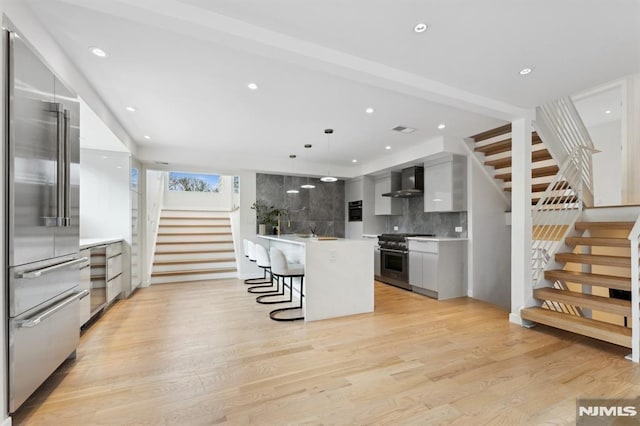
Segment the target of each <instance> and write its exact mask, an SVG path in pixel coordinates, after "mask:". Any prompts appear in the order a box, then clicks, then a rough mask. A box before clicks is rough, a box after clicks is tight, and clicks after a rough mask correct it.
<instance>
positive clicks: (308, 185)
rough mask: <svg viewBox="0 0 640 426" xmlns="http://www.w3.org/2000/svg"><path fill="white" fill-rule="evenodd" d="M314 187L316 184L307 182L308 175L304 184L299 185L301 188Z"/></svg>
mask: <svg viewBox="0 0 640 426" xmlns="http://www.w3.org/2000/svg"><path fill="white" fill-rule="evenodd" d="M315 187H316V186H315V185H314V184H312V183H309V176H307V183H305V184H304V185H300V188H303V189H313V188H315Z"/></svg>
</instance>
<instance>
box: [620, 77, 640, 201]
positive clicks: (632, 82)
mask: <svg viewBox="0 0 640 426" xmlns="http://www.w3.org/2000/svg"><path fill="white" fill-rule="evenodd" d="M623 104H624V106H625V110H624V113H623V114H624V115H623V120H622V121H623V128H622V131H623V134H622V138H623V140H624V141H626V145H625V147H624V151H623V155H622V156H623V158H625V160H626V162H625V167H624V170H625V176H626V179H625V180H624V183H623V194H622V197H623V202H624V203H625V204H639V203H640V74H635V75H632V76H629V77H627V78H626V79H625V84H624V101H623Z"/></svg>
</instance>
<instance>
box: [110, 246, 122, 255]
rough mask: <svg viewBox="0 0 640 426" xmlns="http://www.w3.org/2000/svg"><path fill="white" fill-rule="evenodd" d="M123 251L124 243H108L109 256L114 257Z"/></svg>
mask: <svg viewBox="0 0 640 426" xmlns="http://www.w3.org/2000/svg"><path fill="white" fill-rule="evenodd" d="M120 253H122V243H113V244H109V245H107V257H112V256H115V255H117V254H120Z"/></svg>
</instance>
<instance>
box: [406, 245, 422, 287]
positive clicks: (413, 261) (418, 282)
mask: <svg viewBox="0 0 640 426" xmlns="http://www.w3.org/2000/svg"><path fill="white" fill-rule="evenodd" d="M422 273H423V271H422V253H420V252H417V251H410V252H409V284H411V285H413V286H416V287H420V288H424V283H423V277H422Z"/></svg>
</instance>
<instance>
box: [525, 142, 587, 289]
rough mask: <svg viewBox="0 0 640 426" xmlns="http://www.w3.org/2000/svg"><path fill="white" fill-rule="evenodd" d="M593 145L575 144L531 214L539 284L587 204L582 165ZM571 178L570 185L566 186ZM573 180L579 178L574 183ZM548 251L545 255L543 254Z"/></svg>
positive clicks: (535, 274)
mask: <svg viewBox="0 0 640 426" xmlns="http://www.w3.org/2000/svg"><path fill="white" fill-rule="evenodd" d="M589 149H590V148H588V147H585V146H580V145H579V146H575V147H574V148H572V151H571V153H570V154H569V156H568V157H567V158H566V159H565V160H564V162H563V163H562V165H561V166H560V169H559V171H558V173H557V174H556V175H555V176H554V178H553V180H552V181H551V183H550V184H549V185H548V186H547V189H546V190H545V191H544V193H543V194H542V196H541V197H540V199H539V200H538V202H537V203H536V205H535V206H534V207H533V211H532V214H531V224H532V226H533V235H532V237H533V238H532V252H533V262H532V271H531V272H532V274H531V278H532V281H531V283H532V285H533V288H536V287H538V286H539V284H540V281H541V280H542V278H543V274H544V270H545V269H546V266H547V264H548V263H549V260H550V259H551V258H552V257H553V256H554V255H555V253H556V252H557V251H558V249H559V248H560V246H561V244H562V242H563V241H564V239H565V238H566V237H567V236H568V235H569V233H570V232H571V230H572V228H573V226H574V224H575V222H576V221H577V219H578V218H579V217H580V214H581V213H582V207H583V182H582V179H581V178H580V176H582V169H583V167H585V164H584V158H585V155H584V153H583V152H584V151H585V150H589ZM567 182H568V183H569V186H566V184H567ZM570 182H577V186H573V185H572V184H571V183H570ZM542 253H543V254H544V255H543V256H541V254H542Z"/></svg>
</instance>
